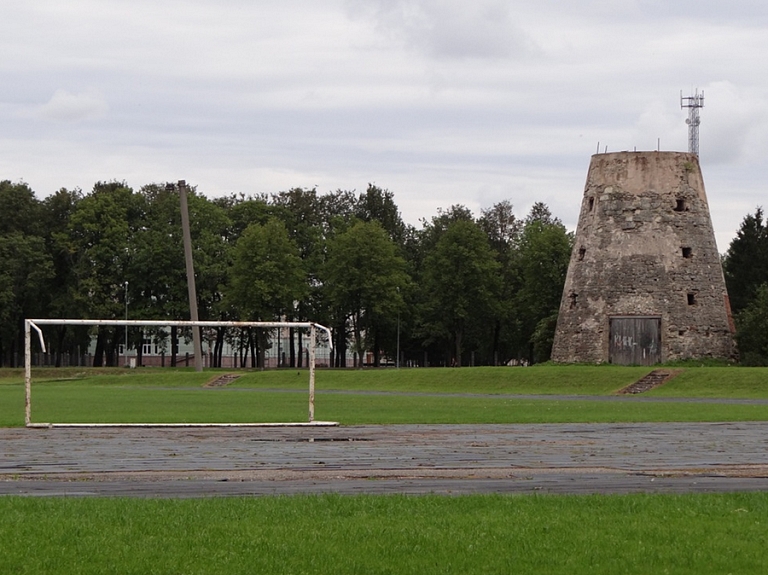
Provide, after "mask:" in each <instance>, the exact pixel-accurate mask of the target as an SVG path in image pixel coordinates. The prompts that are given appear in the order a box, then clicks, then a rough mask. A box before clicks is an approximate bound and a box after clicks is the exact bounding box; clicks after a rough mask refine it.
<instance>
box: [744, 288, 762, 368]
mask: <svg viewBox="0 0 768 575" xmlns="http://www.w3.org/2000/svg"><path fill="white" fill-rule="evenodd" d="M736 325H737V326H738V329H737V331H736V342H737V343H738V345H739V355H740V356H741V363H742V364H743V365H752V366H766V365H768V330H766V326H768V284H762V285H761V286H759V287H758V288H757V289H756V290H755V295H754V297H753V298H752V299H751V300H750V302H749V303H748V304H747V305H746V306H745V307H744V308H743V309H742V310H741V311H740V312H739V313H738V314H737V315H736Z"/></svg>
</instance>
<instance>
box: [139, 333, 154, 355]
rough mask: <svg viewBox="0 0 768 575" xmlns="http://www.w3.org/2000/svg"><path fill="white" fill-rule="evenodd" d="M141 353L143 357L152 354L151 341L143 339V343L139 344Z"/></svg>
mask: <svg viewBox="0 0 768 575" xmlns="http://www.w3.org/2000/svg"><path fill="white" fill-rule="evenodd" d="M141 353H142V354H144V355H149V354H151V353H152V340H151V339H150V338H148V337H145V338H144V341H143V342H142V344H141Z"/></svg>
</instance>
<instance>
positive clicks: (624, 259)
mask: <svg viewBox="0 0 768 575" xmlns="http://www.w3.org/2000/svg"><path fill="white" fill-rule="evenodd" d="M689 126H690V124H689ZM697 126H698V124H697ZM689 141H692V140H691V139H690V138H689ZM695 141H696V144H698V138H696V139H695ZM734 355H735V345H734V339H733V322H732V320H731V315H730V305H729V303H728V295H727V292H726V289H725V280H724V278H723V271H722V267H721V265H720V256H719V254H718V251H717V246H716V244H715V235H714V232H713V229H712V222H711V219H710V215H709V207H708V205H707V197H706V194H705V192H704V182H703V179H702V176H701V170H700V168H699V159H698V156H697V154H696V153H690V152H689V153H683V152H618V153H605V154H596V155H594V156H592V160H591V162H590V166H589V172H588V173H587V183H586V187H585V190H584V198H583V201H582V204H581V213H580V215H579V222H578V226H577V229H576V238H575V245H574V249H573V253H572V254H571V261H570V264H569V266H568V274H567V276H566V280H565V288H564V290H563V298H562V300H561V304H560V315H559V317H558V321H557V330H556V333H555V340H554V346H553V349H552V359H553V360H554V361H557V362H569V363H570V362H589V363H604V362H611V363H618V364H640V365H652V364H654V363H659V362H665V361H671V360H677V359H688V358H704V357H712V358H725V359H731V358H733V357H734Z"/></svg>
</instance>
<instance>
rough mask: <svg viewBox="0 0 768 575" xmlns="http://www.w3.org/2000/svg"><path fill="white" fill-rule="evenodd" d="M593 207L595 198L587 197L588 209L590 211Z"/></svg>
mask: <svg viewBox="0 0 768 575" xmlns="http://www.w3.org/2000/svg"><path fill="white" fill-rule="evenodd" d="M594 207H595V198H589V211H590V212H591V211H592V209H593V208H594Z"/></svg>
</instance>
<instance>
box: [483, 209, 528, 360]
mask: <svg viewBox="0 0 768 575" xmlns="http://www.w3.org/2000/svg"><path fill="white" fill-rule="evenodd" d="M478 224H479V225H480V227H481V228H482V229H483V231H484V232H485V234H486V235H487V236H488V242H489V244H490V246H491V249H492V250H493V252H494V255H495V257H496V261H497V262H498V263H499V266H500V274H501V289H500V290H499V298H498V312H497V314H496V316H495V318H494V321H493V324H492V325H493V335H492V339H491V357H490V358H489V360H490V361H491V362H492V363H493V364H494V365H498V364H499V363H501V362H502V361H503V362H506V361H507V360H508V359H510V358H511V357H513V356H514V355H515V351H516V350H515V341H516V338H517V332H518V327H519V325H518V319H519V318H518V317H517V309H516V307H515V302H516V297H517V293H518V291H519V289H520V283H521V281H520V269H519V268H520V266H519V262H518V260H519V256H520V240H521V235H522V230H523V222H522V221H520V220H518V219H517V217H516V216H515V214H514V211H513V207H512V204H511V203H510V202H509V201H506V200H504V201H502V202H499V203H497V204H494V205H493V206H492V207H491V208H489V209H485V210H482V211H481V217H480V219H479V220H478Z"/></svg>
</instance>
